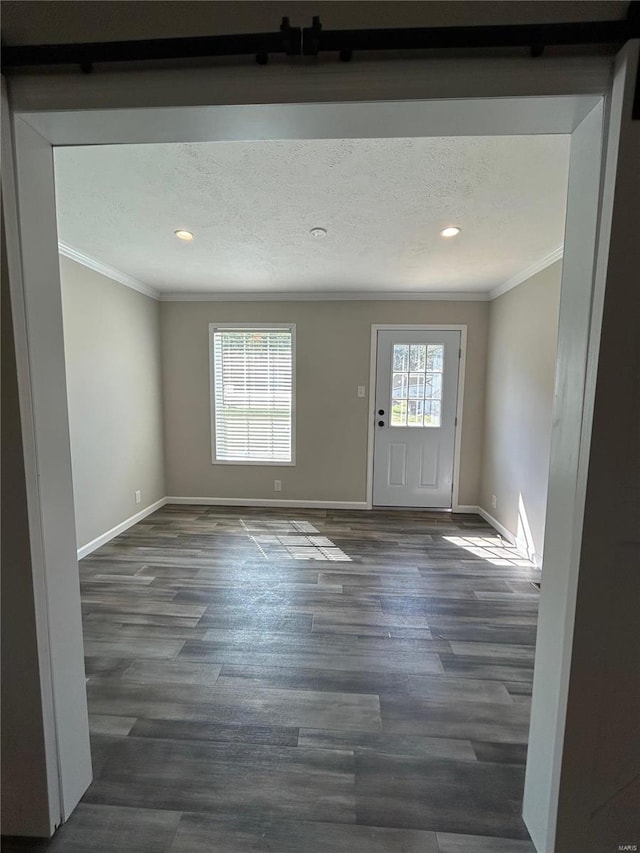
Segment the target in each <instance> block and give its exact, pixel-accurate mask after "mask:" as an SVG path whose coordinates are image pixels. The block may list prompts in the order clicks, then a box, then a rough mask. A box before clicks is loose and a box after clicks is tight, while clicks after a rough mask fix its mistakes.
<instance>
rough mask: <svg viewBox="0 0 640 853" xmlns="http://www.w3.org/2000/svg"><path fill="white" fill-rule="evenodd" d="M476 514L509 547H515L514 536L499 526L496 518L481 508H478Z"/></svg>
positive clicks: (502, 526) (502, 525)
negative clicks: (495, 531)
mask: <svg viewBox="0 0 640 853" xmlns="http://www.w3.org/2000/svg"><path fill="white" fill-rule="evenodd" d="M478 513H479V514H480V515H481V516H482V517H483V518H484V520H485V521H487V522H488V523H489V524H490V525H491V526H492V527H493V528H494V529H495V530H497V531H498V533H499V534H500V536H502V537H503V538H504V539H506V540H507V542H509V543H510V544H511V545H517V544H518V542H517V539H516V537H515V535H514V534H513V533H512V532H511V531H510V530H508V529H507V528H506V527H505V526H504V524H500V522H499V521H498V519H497V518H494V517H493V516H492V515H491V513H489V512H487V511H486V509H483V508H482V507H481V506H479V507H478Z"/></svg>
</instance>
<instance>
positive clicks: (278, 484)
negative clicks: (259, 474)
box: [273, 480, 282, 492]
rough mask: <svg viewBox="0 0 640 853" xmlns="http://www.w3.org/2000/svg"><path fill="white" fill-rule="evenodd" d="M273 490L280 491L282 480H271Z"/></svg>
mask: <svg viewBox="0 0 640 853" xmlns="http://www.w3.org/2000/svg"><path fill="white" fill-rule="evenodd" d="M273 491H274V492H281V491H282V480H274V481H273Z"/></svg>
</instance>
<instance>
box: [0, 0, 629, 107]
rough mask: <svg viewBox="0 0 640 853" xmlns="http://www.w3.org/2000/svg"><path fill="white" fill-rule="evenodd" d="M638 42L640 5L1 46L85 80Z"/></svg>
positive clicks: (18, 61) (9, 57)
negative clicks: (397, 54)
mask: <svg viewBox="0 0 640 853" xmlns="http://www.w3.org/2000/svg"><path fill="white" fill-rule="evenodd" d="M632 38H640V0H632V2H631V3H630V4H629V7H628V10H627V15H626V17H625V18H624V19H621V20H617V21H576V22H574V23H555V24H500V25H491V26H471V27H469V26H464V27H457V26H455V27H401V28H394V29H352V30H325V29H324V28H323V26H322V23H321V21H320V18H319V16H315V17H314V18H313V19H312V23H311V26H310V27H304V28H302V27H292V26H291V23H290V20H289V18H288V17H284V18H283V19H282V23H281V24H280V28H279V29H278V30H277V31H275V32H269V33H240V34H237V35H219V36H197V37H192V38H163V39H138V40H134V41H106V42H85V43H78V44H37V45H25V46H22V45H19V46H5V47H4V48H3V52H2V70H3V71H6V72H10V71H11V70H12V69H15V68H25V67H30V68H37V67H43V66H60V65H71V66H78V67H79V68H80V69H81V70H82V71H83V72H85V73H89V72H91V71H92V70H93V68H94V65H95V64H97V63H114V62H147V61H171V60H188V59H205V58H215V57H225V56H227V57H229V56H254V57H255V60H256V62H257V63H258V64H259V65H266V64H267V63H268V61H269V56H271V55H273V56H275V55H284V56H288V57H300V56H304V57H313V56H319V55H320V54H327V53H333V54H336V55H337V57H338V58H339V59H340V60H341V61H343V62H349V61H350V60H351V59H352V58H353V56H354V53H356V52H358V53H362V52H367V51H378V52H387V51H419V50H441V51H442V50H458V51H460V50H473V49H478V48H485V49H487V48H509V47H511V48H514V47H516V48H517V47H524V48H528V49H529V51H530V53H531V56H533V57H537V56H540V55H541V54H542V53H543V52H544V50H545V48H547V47H563V46H564V47H567V46H576V45H583V46H588V45H610V46H614V47H622V45H624V44H625V43H626V42H627V41H628V40H629V39H632ZM634 118H635V119H639V118H640V84H637V85H636V93H635V101H634Z"/></svg>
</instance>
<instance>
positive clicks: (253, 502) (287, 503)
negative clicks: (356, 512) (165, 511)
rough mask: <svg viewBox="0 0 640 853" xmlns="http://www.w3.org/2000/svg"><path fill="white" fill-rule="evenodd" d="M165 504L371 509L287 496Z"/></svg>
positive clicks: (175, 500)
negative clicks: (289, 498) (288, 498)
mask: <svg viewBox="0 0 640 853" xmlns="http://www.w3.org/2000/svg"><path fill="white" fill-rule="evenodd" d="M165 503H167V504H194V505H196V506H197V505H202V506H281V507H291V508H292V509H295V508H297V509H371V507H370V506H369V504H368V503H367V502H366V501H298V500H287V498H190V497H176V496H175V495H174V496H171V497H168V498H165Z"/></svg>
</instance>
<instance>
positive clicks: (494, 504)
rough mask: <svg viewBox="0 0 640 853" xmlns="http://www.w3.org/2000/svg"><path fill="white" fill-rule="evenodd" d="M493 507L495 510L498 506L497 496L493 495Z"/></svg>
mask: <svg viewBox="0 0 640 853" xmlns="http://www.w3.org/2000/svg"><path fill="white" fill-rule="evenodd" d="M491 506H492V507H493V509H495V508H496V507H497V506H498V498H497V497H496V496H495V495H491Z"/></svg>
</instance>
